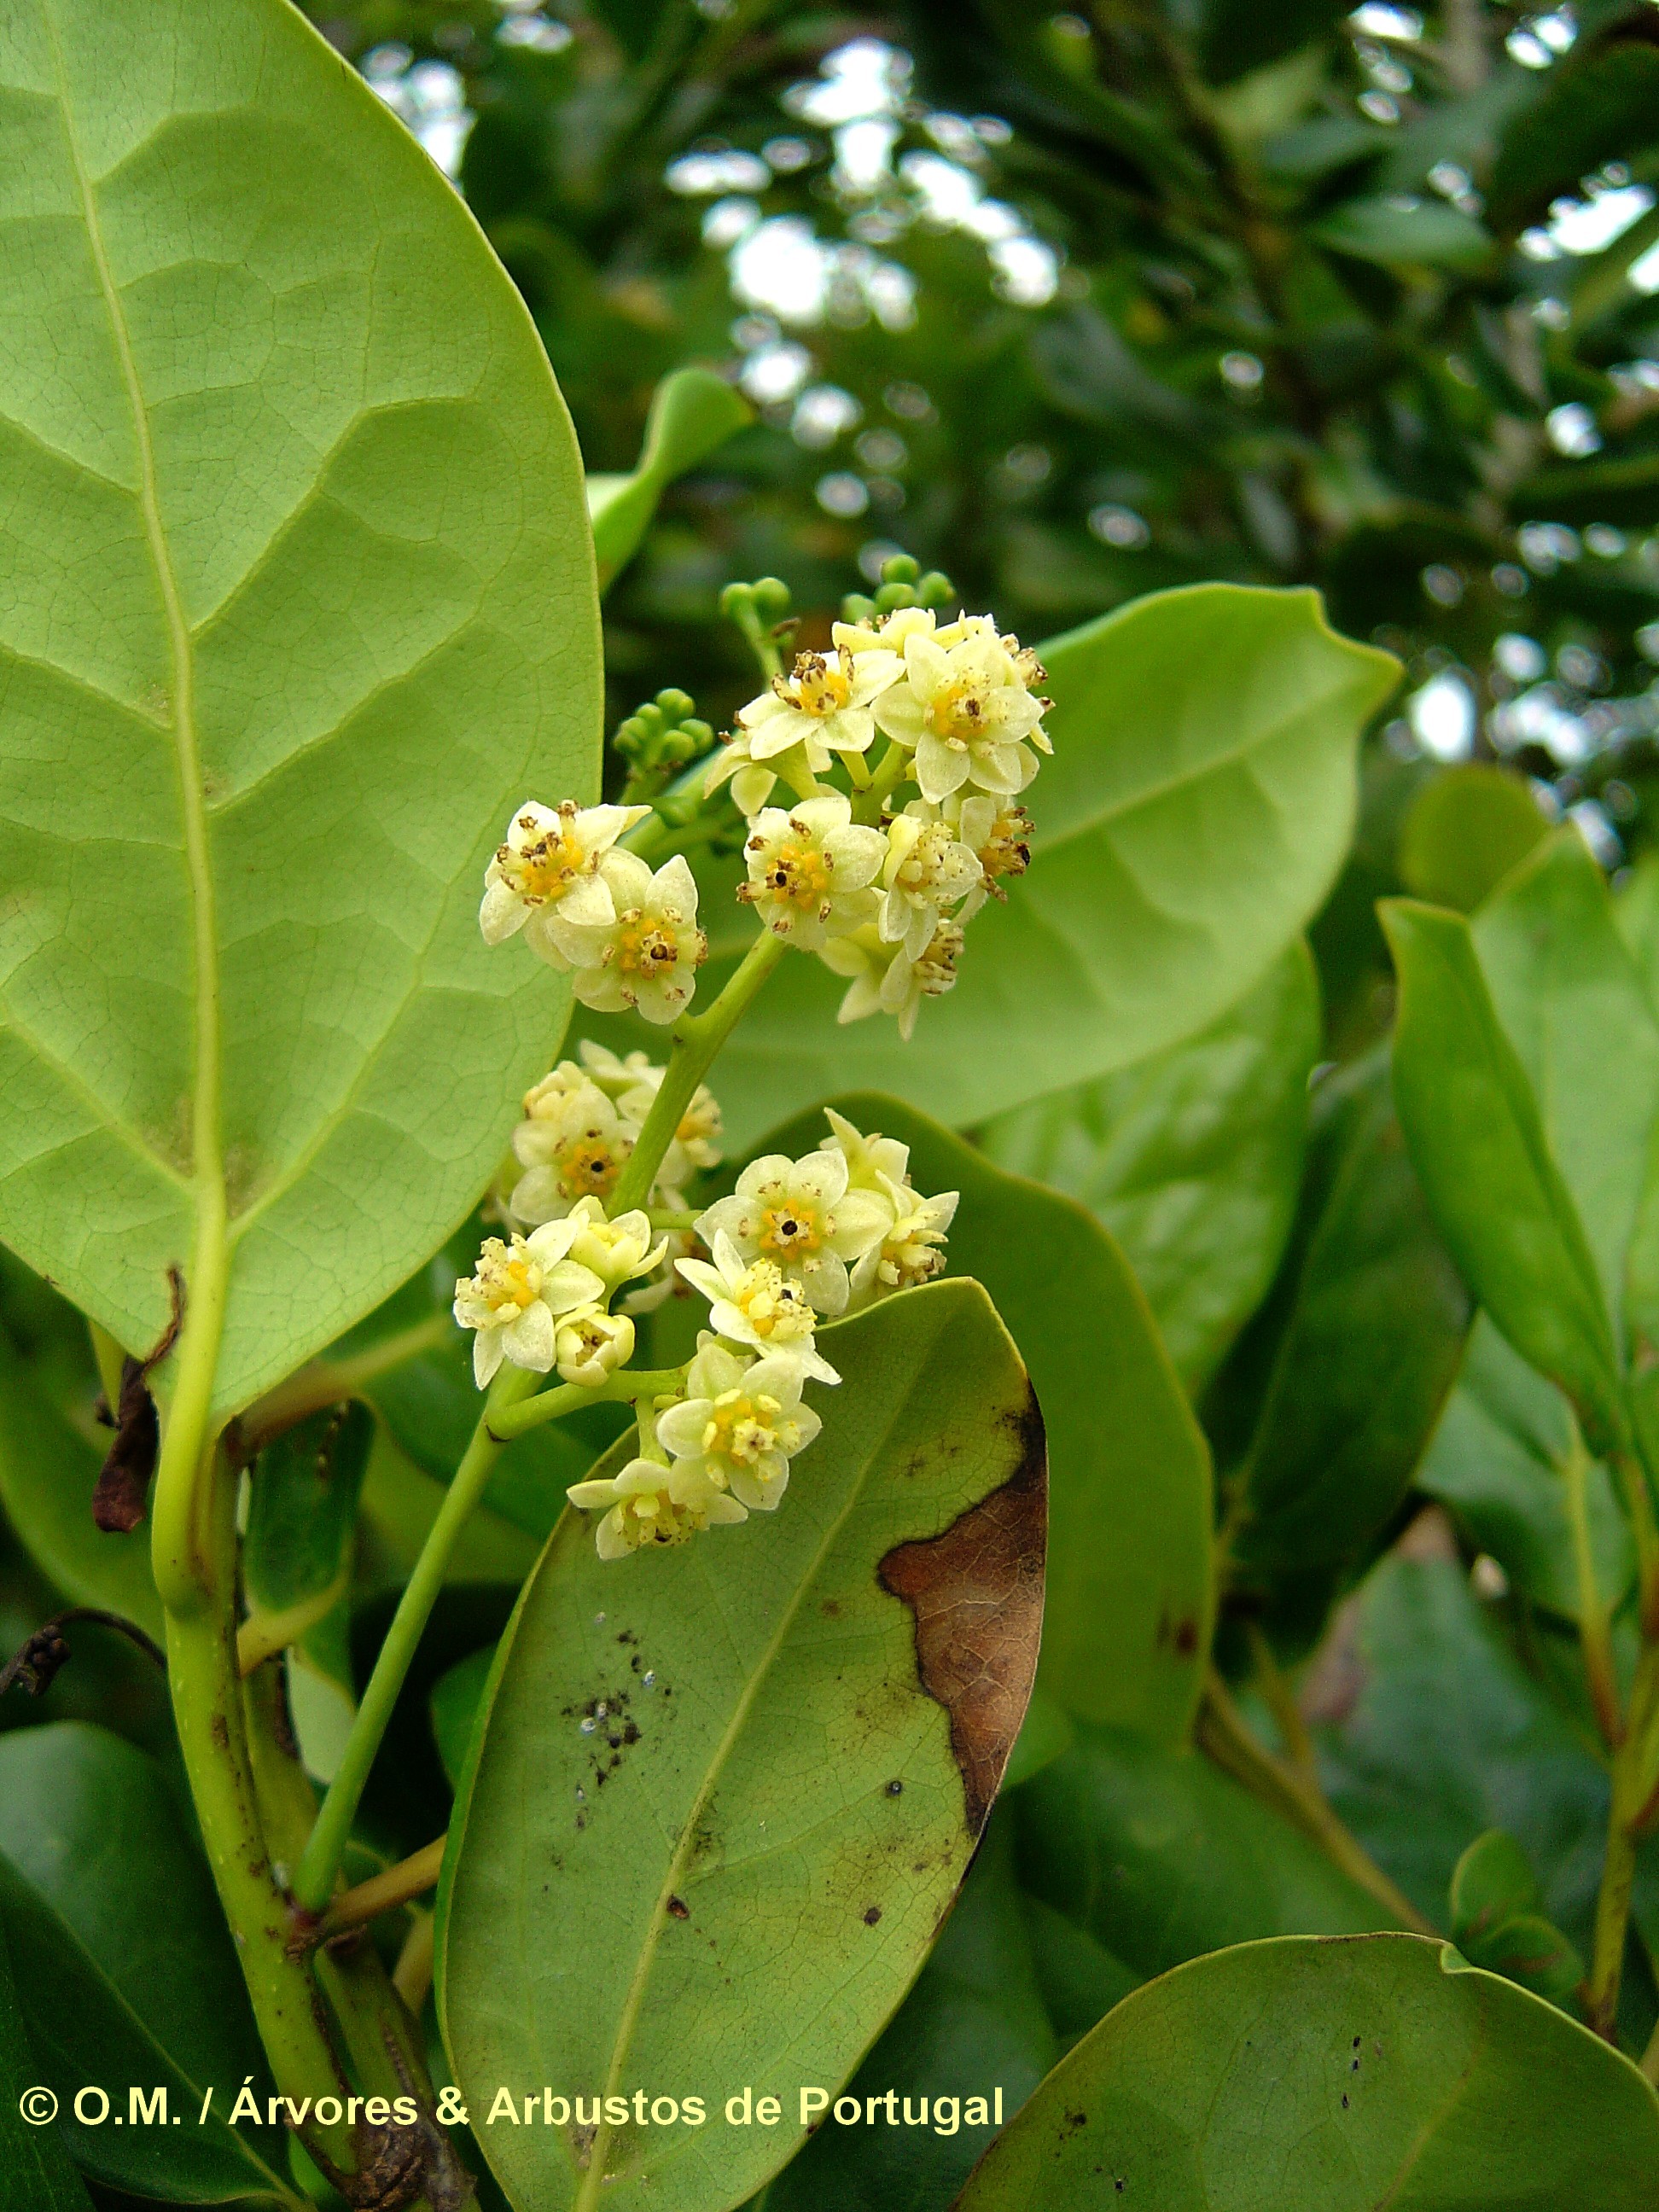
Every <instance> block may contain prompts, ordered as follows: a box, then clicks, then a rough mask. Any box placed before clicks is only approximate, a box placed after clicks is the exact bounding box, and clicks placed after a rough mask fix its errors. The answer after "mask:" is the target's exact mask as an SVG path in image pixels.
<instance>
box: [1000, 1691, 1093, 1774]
mask: <svg viewBox="0 0 1659 2212" xmlns="http://www.w3.org/2000/svg"><path fill="white" fill-rule="evenodd" d="M1075 1734H1076V1731H1075V1729H1073V1726H1072V1722H1071V1717H1070V1715H1069V1714H1068V1713H1067V1712H1066V1708H1065V1706H1064V1705H1056V1704H1055V1702H1054V1699H1052V1698H1051V1697H1049V1696H1048V1693H1047V1692H1046V1691H1043V1690H1033V1691H1032V1692H1031V1701H1030V1704H1029V1705H1027V1706H1026V1708H1025V1720H1024V1725H1023V1726H1022V1727H1021V1729H1020V1731H1019V1734H1018V1736H1017V1737H1016V1739H1015V1741H1014V1747H1013V1749H1012V1752H1010V1753H1009V1754H1008V1771H1007V1772H1006V1774H1005V1775H1004V1776H1003V1778H1002V1786H1003V1788H1004V1789H1005V1790H1017V1789H1018V1787H1019V1785H1020V1784H1021V1783H1022V1782H1029V1781H1030V1778H1031V1777H1032V1776H1033V1775H1034V1774H1041V1773H1042V1770H1043V1768H1044V1767H1045V1766H1048V1765H1051V1764H1052V1763H1053V1761H1054V1760H1055V1759H1058V1758H1059V1757H1060V1753H1061V1752H1063V1751H1068V1750H1069V1749H1070V1748H1071V1744H1072V1739H1073V1735H1075Z"/></svg>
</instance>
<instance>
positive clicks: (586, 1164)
mask: <svg viewBox="0 0 1659 2212" xmlns="http://www.w3.org/2000/svg"><path fill="white" fill-rule="evenodd" d="M632 1150H633V1146H631V1145H629V1146H619V1145H610V1144H606V1143H605V1141H604V1139H602V1138H598V1137H584V1138H579V1139H577V1141H576V1142H575V1143H574V1144H573V1145H567V1146H563V1147H562V1149H561V1150H560V1152H559V1189H560V1191H561V1193H562V1194H563V1195H564V1196H565V1197H566V1198H609V1197H610V1195H611V1191H612V1190H613V1189H614V1188H615V1187H616V1182H617V1176H620V1175H621V1173H622V1171H623V1161H624V1160H625V1159H626V1158H627V1157H628V1154H629V1152H631V1151H632Z"/></svg>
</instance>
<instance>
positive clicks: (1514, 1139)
mask: <svg viewBox="0 0 1659 2212" xmlns="http://www.w3.org/2000/svg"><path fill="white" fill-rule="evenodd" d="M1380 911H1381V913H1382V917H1383V928H1384V930H1385V932H1386V933H1387V935H1388V939H1389V948H1390V950H1391V951H1392V952H1393V954H1394V959H1395V969H1396V970H1397V972H1398V975H1399V979H1400V1013H1399V1019H1398V1023H1397V1025H1396V1029H1395V1046H1394V1084H1395V1100H1396V1102H1397V1103H1398V1106H1399V1109H1400V1119H1401V1125H1402V1127H1404V1129H1405V1132H1406V1140H1407V1144H1408V1145H1409V1146H1410V1147H1411V1154H1412V1164H1413V1166H1414V1167H1415V1168H1416V1170H1417V1172H1418V1175H1419V1177H1420V1178H1421V1180H1422V1183H1423V1187H1424V1190H1425V1194H1426V1196H1427V1198H1428V1201H1429V1206H1430V1208H1431V1211H1432V1212H1433V1214H1434V1217H1435V1219H1436V1222H1437V1225H1438V1227H1439V1230H1440V1233H1441V1235H1442V1236H1443V1237H1444V1238H1445V1240H1446V1243H1447V1244H1448V1245H1449V1248H1450V1249H1451V1253H1452V1256H1453V1258H1454V1259H1455V1261H1457V1264H1458V1266H1459V1267H1460V1268H1461V1269H1462V1272H1463V1274H1464V1277H1465V1279H1467V1281H1468V1285H1469V1287H1470V1289H1471V1290H1472V1291H1474V1294H1475V1296H1476V1297H1478V1298H1479V1300H1480V1304H1482V1305H1483V1306H1484V1307H1485V1308H1486V1311H1487V1312H1488V1313H1489V1314H1490V1315H1491V1316H1492V1320H1493V1321H1494V1322H1496V1323H1497V1325H1498V1328H1500V1329H1501V1330H1502V1331H1503V1332H1504V1335H1505V1336H1506V1337H1508V1339H1509V1340H1510V1343H1511V1344H1512V1345H1513V1346H1515V1348H1516V1351H1517V1352H1520V1354H1521V1355H1522V1358H1524V1359H1527V1360H1528V1361H1530V1363H1531V1364H1532V1365H1533V1366H1534V1367H1536V1368H1538V1369H1539V1370H1541V1372H1542V1373H1544V1374H1546V1375H1547V1376H1549V1377H1550V1378H1551V1380H1552V1381H1553V1382H1555V1383H1559V1385H1560V1387H1561V1389H1563V1390H1565V1392H1566V1394H1567V1395H1568V1397H1569V1398H1570V1399H1571V1401H1573V1403H1574V1405H1575V1406H1576V1407H1577V1409H1578V1413H1579V1419H1580V1420H1581V1421H1582V1422H1583V1426H1584V1431H1585V1434H1586V1436H1587V1437H1588V1438H1589V1443H1590V1444H1591V1447H1592V1449H1595V1450H1596V1451H1598V1452H1601V1451H1602V1450H1604V1449H1607V1445H1608V1444H1609V1443H1610V1442H1614V1441H1617V1440H1618V1439H1620V1437H1622V1435H1623V1434H1624V1431H1625V1419H1624V1413H1623V1408H1622V1406H1621V1404H1620V1386H1619V1363H1618V1358H1617V1354H1616V1353H1615V1352H1614V1349H1613V1332H1612V1328H1611V1324H1610V1322H1609V1321H1608V1318H1607V1310H1606V1307H1605V1306H1604V1304H1603V1303H1602V1298H1601V1287H1600V1284H1599V1282H1598V1279H1597V1275H1596V1267H1595V1259H1594V1258H1593V1257H1592V1255H1591V1252H1590V1249H1589V1244H1588V1243H1587V1241H1586V1239H1585V1235H1584V1231H1583V1225H1581V1223H1580V1221H1579V1218H1578V1215H1577V1212H1576V1211H1575V1209H1574V1206H1573V1202H1572V1198H1571V1194H1570V1192H1569V1191H1568V1189H1567V1187H1566V1184H1565V1182H1564V1181H1563V1179H1562V1176H1561V1172H1560V1170H1559V1168H1558V1166H1557V1165H1556V1164H1555V1162H1554V1161H1553V1159H1552V1158H1551V1157H1550V1153H1549V1149H1548V1146H1547V1142H1546V1139H1545V1134H1544V1128H1543V1125H1542V1123H1541V1121H1540V1119H1539V1114H1538V1108H1537V1105H1536V1103H1535V1102H1534V1097H1533V1094H1532V1091H1531V1088H1530V1085H1528V1080H1527V1076H1526V1072H1525V1070H1524V1069H1523V1067H1522V1064H1521V1061H1520V1060H1519V1059H1518V1058H1517V1056H1516V1051H1515V1048H1514V1047H1513V1045H1511V1044H1510V1041H1509V1039H1508V1037H1507V1036H1505V1035H1504V1030H1503V1029H1502V1027H1501V1026H1500V1024H1499V1023H1498V1015H1497V1012H1496V1011H1495V1009H1494V1007H1493V1006H1492V999H1491V996H1490V995H1489V994H1488V992H1487V989H1486V982H1485V980H1484V978H1483V977H1482V975H1481V972H1480V966H1479V963H1477V961H1476V958H1475V951H1474V942H1473V940H1472V939H1471V937H1470V934H1469V928H1468V923H1467V922H1465V921H1463V920H1462V917H1461V916H1460V915H1453V914H1449V913H1447V912H1445V911H1444V910H1443V908H1438V907H1430V906H1420V905H1418V904H1417V903H1415V902H1413V901H1411V900H1408V899H1389V900H1385V901H1384V902H1383V905H1382V908H1381V909H1380Z"/></svg>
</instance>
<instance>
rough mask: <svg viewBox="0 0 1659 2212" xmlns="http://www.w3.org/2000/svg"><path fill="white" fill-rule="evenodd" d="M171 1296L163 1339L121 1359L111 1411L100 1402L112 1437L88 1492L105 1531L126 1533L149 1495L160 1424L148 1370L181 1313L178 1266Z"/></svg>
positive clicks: (172, 1336)
mask: <svg viewBox="0 0 1659 2212" xmlns="http://www.w3.org/2000/svg"><path fill="white" fill-rule="evenodd" d="M167 1285H168V1288H169V1290H170V1291H171V1293H172V1297H173V1316H172V1318H171V1320H169V1322H167V1327H166V1328H164V1329H163V1330H162V1332H161V1340H160V1342H159V1343H158V1344H157V1345H156V1346H155V1350H154V1351H153V1352H151V1353H150V1354H149V1357H148V1358H144V1359H134V1358H131V1357H129V1358H125V1359H124V1360H123V1361H122V1362H121V1391H120V1398H119V1401H118V1404H117V1405H116V1407H115V1409H114V1411H113V1412H111V1411H110V1409H109V1408H108V1407H106V1406H100V1417H101V1418H102V1419H104V1420H105V1421H106V1422H107V1423H108V1425H110V1427H111V1428H112V1429H113V1430H114V1431H115V1441H114V1443H112V1445H111V1446H110V1448H109V1454H108V1456H107V1457H106V1460H105V1462H104V1464H103V1466H102V1468H100V1470H99V1474H98V1482H97V1486H96V1488H95V1489H94V1492H93V1493H92V1517H93V1520H94V1522H96V1523H97V1525H98V1527H99V1528H101V1529H103V1530H104V1531H105V1533H106V1534H109V1535H114V1536H125V1535H128V1534H131V1531H132V1530H133V1529H135V1528H137V1526H138V1523H139V1522H141V1521H142V1520H143V1517H144V1509H145V1507H146V1505H147V1504H148V1503H149V1485H150V1478H151V1476H152V1475H153V1474H155V1460H156V1455H157V1453H158V1452H159V1451H160V1449H161V1424H160V1422H159V1421H158V1419H157V1418H156V1413H155V1399H154V1398H152V1397H151V1396H150V1395H149V1383H148V1381H147V1377H148V1376H149V1370H150V1369H151V1368H152V1367H154V1366H155V1365H156V1364H158V1362H160V1361H161V1360H163V1359H165V1358H167V1354H168V1352H171V1351H172V1349H173V1344H174V1342H175V1340H177V1338H178V1334H179V1329H180V1328H181V1327H182V1326H183V1323H184V1318H185V1279H184V1277H183V1276H182V1275H181V1274H180V1273H179V1270H178V1269H177V1268H176V1267H169V1268H168V1270H167Z"/></svg>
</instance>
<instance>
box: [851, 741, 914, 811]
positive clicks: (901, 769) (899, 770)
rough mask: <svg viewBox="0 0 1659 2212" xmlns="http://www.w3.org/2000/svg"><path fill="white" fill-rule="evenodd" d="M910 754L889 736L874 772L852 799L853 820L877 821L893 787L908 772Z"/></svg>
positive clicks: (900, 781)
mask: <svg viewBox="0 0 1659 2212" xmlns="http://www.w3.org/2000/svg"><path fill="white" fill-rule="evenodd" d="M909 767H910V755H909V753H908V751H907V750H905V748H904V747H903V746H902V744H899V742H898V740H897V739H896V738H890V740H889V742H888V746H887V750H886V751H885V752H884V754H883V755H882V757H881V758H880V760H879V761H878V763H877V764H876V771H875V774H874V775H872V777H871V779H870V781H869V783H868V785H867V786H866V788H865V789H864V790H863V791H861V792H860V793H858V794H857V796H856V797H855V798H854V801H853V818H854V821H855V822H864V823H877V822H879V821H880V820H881V814H882V809H883V808H884V806H885V805H886V804H887V802H888V800H889V799H890V798H891V797H892V795H893V793H894V791H895V789H896V787H897V786H898V785H899V784H900V783H902V781H903V780H904V778H905V776H906V775H908V772H909Z"/></svg>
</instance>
